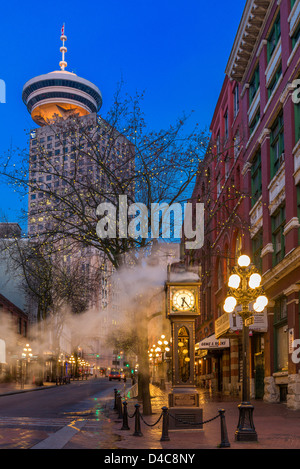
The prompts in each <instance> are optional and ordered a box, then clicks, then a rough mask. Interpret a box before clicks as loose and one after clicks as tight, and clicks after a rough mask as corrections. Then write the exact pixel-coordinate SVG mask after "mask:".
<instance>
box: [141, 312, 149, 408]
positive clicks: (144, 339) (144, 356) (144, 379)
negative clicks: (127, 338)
mask: <svg viewBox="0 0 300 469" xmlns="http://www.w3.org/2000/svg"><path fill="white" fill-rule="evenodd" d="M140 332H141V334H140V335H141V337H140V347H139V357H138V358H139V374H138V393H139V394H138V398H139V399H140V400H141V401H142V404H143V414H144V415H151V414H152V408H151V396H150V373H149V360H148V353H147V351H148V328H147V322H146V321H143V323H142V325H141V328H140Z"/></svg>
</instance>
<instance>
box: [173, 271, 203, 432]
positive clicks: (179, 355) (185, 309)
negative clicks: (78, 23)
mask: <svg viewBox="0 0 300 469" xmlns="http://www.w3.org/2000/svg"><path fill="white" fill-rule="evenodd" d="M165 291H166V315H167V318H168V319H169V320H170V322H171V331H172V391H171V392H170V393H169V414H170V417H171V418H170V420H169V424H170V429H177V428H178V429H179V428H189V429H199V428H202V421H203V418H202V416H203V412H202V409H200V408H199V394H198V392H197V388H196V383H195V321H196V318H197V316H199V315H200V282H199V281H180V282H177V281H174V282H172V281H169V280H168V281H167V282H166V284H165Z"/></svg>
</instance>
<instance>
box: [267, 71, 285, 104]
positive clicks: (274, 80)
mask: <svg viewBox="0 0 300 469" xmlns="http://www.w3.org/2000/svg"><path fill="white" fill-rule="evenodd" d="M281 75H282V66H281V63H280V65H279V67H278V68H277V70H276V72H275V74H274V76H273V78H272V80H271V83H270V84H269V86H268V98H270V97H271V96H272V94H273V91H274V90H275V88H276V86H277V83H278V81H279V79H280V77H281Z"/></svg>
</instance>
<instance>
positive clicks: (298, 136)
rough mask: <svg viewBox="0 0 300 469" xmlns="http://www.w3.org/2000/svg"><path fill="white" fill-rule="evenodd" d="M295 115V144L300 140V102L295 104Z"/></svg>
mask: <svg viewBox="0 0 300 469" xmlns="http://www.w3.org/2000/svg"><path fill="white" fill-rule="evenodd" d="M294 114H295V143H297V142H298V140H300V102H299V103H298V104H297V103H296V104H294Z"/></svg>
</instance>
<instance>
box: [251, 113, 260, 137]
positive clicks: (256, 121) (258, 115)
mask: <svg viewBox="0 0 300 469" xmlns="http://www.w3.org/2000/svg"><path fill="white" fill-rule="evenodd" d="M259 121H260V109H258V111H257V113H256V114H255V116H254V117H253V119H252V121H251V123H250V126H249V130H250V135H252V134H253V132H254V130H255V128H256V126H257V124H258V123H259Z"/></svg>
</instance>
